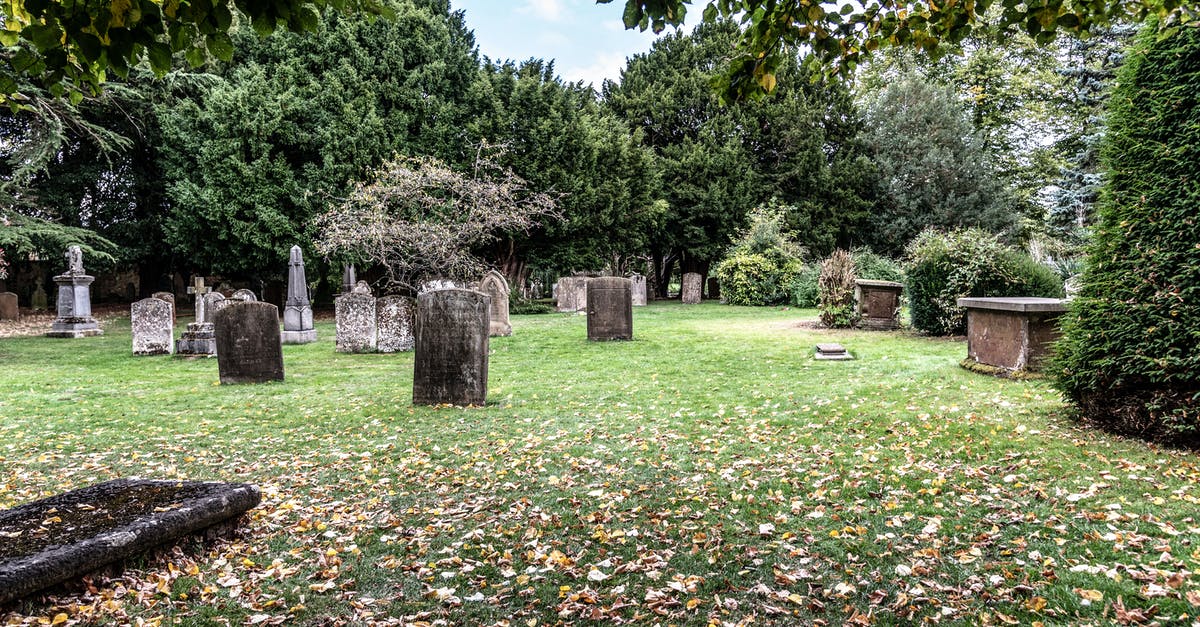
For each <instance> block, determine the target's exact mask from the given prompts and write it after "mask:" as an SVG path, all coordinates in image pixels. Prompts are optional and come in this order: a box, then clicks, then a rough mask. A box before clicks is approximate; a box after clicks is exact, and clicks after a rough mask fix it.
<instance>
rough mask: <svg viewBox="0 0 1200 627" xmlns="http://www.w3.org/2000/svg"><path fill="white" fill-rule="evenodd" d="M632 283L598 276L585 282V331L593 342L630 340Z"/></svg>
mask: <svg viewBox="0 0 1200 627" xmlns="http://www.w3.org/2000/svg"><path fill="white" fill-rule="evenodd" d="M632 285H633V284H632V282H631V281H630V280H629V279H625V278H621V277H600V278H598V279H592V280H590V281H588V284H587V291H588V295H587V302H588V314H587V334H588V339H589V340H593V341H608V340H632V339H633V290H632Z"/></svg>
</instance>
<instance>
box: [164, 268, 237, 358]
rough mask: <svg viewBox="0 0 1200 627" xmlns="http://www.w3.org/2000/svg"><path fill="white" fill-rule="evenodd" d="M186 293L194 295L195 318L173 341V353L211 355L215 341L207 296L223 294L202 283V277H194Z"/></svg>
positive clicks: (184, 355) (215, 349)
mask: <svg viewBox="0 0 1200 627" xmlns="http://www.w3.org/2000/svg"><path fill="white" fill-rule="evenodd" d="M187 291H188V294H192V295H194V296H195V297H196V319H195V320H193V321H192V322H189V323H188V325H187V329H185V330H184V332H183V333H182V334H181V335H180V336H179V339H178V340H176V342H175V355H176V356H179V357H212V356H213V355H216V354H217V341H216V338H215V336H214V335H213V325H212V322H211V321H210V320H209V317H210V316H211V313H212V312H210V311H209V310H208V307H209V300H208V297H209V296H213V298H214V299H215V298H216V297H217V296H220V297H221V299H222V300H224V298H225V297H224V296H221V294H219V293H215V292H213V291H212V288H211V287H208V286H206V285H205V284H204V277H202V276H198V277H195V280H194V281H193V283H192V285H189V286H188V290H187Z"/></svg>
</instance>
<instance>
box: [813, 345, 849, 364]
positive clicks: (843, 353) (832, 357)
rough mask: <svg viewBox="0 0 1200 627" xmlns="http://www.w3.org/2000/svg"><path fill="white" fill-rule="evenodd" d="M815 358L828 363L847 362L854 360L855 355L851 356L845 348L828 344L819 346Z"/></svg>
mask: <svg viewBox="0 0 1200 627" xmlns="http://www.w3.org/2000/svg"><path fill="white" fill-rule="evenodd" d="M814 358H815V359H820V360H826V361H847V360H850V359H854V355H851V354H850V353H849V351H847V350H846V347H845V346H842V345H841V344H835V343H833V342H830V343H828V344H817V353H816V355H814Z"/></svg>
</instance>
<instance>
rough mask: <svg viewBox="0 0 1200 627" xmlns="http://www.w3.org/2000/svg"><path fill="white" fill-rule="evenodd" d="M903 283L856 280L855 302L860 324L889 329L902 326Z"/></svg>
mask: <svg viewBox="0 0 1200 627" xmlns="http://www.w3.org/2000/svg"><path fill="white" fill-rule="evenodd" d="M903 291H904V285H903V284H902V283H896V282H894V281H868V280H866V279H858V280H856V281H855V282H854V302H855V306H856V307H857V308H858V316H859V323H858V326H860V327H863V328H865V329H876V330H880V331H888V330H891V329H895V328H898V327H899V326H900V294H901V293H902V292H903Z"/></svg>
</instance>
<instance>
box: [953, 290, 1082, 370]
mask: <svg viewBox="0 0 1200 627" xmlns="http://www.w3.org/2000/svg"><path fill="white" fill-rule="evenodd" d="M958 306H959V307H965V308H966V309H967V359H966V360H965V361H964V363H963V365H965V366H971V365H972V364H980V365H982V366H984V367H985V368H972V369H975V370H988V371H989V372H991V373H992V374H997V375H1015V374H1020V373H1025V372H1036V371H1038V370H1039V369H1040V368H1041V365H1042V361H1043V360H1045V358H1046V356H1047V355H1048V354H1049V352H1050V347H1051V346H1052V345H1053V344H1054V342H1055V341H1056V340H1057V339H1058V338H1059V335H1060V333H1059V328H1058V318H1059V317H1060V316H1062V314H1063V313H1064V312H1065V311H1066V310H1067V301H1065V300H1062V299H1058V298H1035V297H1013V298H1004V297H997V298H960V299H958Z"/></svg>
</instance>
